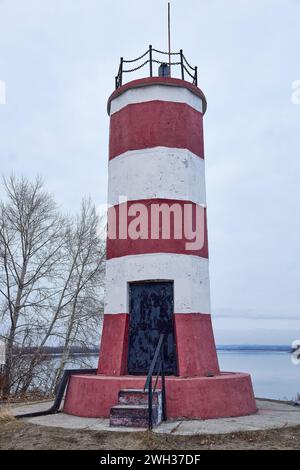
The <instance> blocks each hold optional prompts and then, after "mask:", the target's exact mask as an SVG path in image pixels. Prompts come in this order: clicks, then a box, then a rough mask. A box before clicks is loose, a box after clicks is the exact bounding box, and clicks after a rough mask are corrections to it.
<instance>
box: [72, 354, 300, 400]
mask: <svg viewBox="0 0 300 470" xmlns="http://www.w3.org/2000/svg"><path fill="white" fill-rule="evenodd" d="M218 358H219V363H220V368H221V370H222V371H230V372H248V373H250V374H251V377H252V383H253V387H254V393H255V396H256V397H260V398H274V399H281V400H283V399H287V400H293V399H295V398H296V397H297V394H298V393H300V365H298V366H297V365H294V364H293V363H292V361H291V354H290V353H288V352H286V351H261V350H259V351H256V350H250V351H248V350H239V349H238V350H235V349H234V350H230V349H229V350H228V349H227V350H225V351H224V350H218ZM87 359H88V361H87V362H89V363H90V367H97V361H98V356H97V355H93V356H89V357H88V358H87ZM69 365H72V367H76V356H73V357H72V359H71V361H70V364H69Z"/></svg>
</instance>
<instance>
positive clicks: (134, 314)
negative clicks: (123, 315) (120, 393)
mask: <svg viewBox="0 0 300 470" xmlns="http://www.w3.org/2000/svg"><path fill="white" fill-rule="evenodd" d="M173 308H174V302H173V283H172V282H165V281H164V282H135V283H133V284H130V286H129V310H130V314H129V341H128V365H127V370H128V374H135V375H138V374H147V373H148V371H149V368H150V365H151V362H152V359H153V357H154V354H155V350H156V347H157V344H158V341H159V338H160V335H161V334H162V333H164V335H165V373H166V374H175V373H176V371H177V360H176V352H175V344H174V324H173Z"/></svg>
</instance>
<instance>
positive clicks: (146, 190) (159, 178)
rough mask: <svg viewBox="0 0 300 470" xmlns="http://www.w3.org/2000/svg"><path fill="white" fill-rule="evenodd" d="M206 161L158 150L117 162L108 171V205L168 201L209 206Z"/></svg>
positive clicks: (133, 153)
mask: <svg viewBox="0 0 300 470" xmlns="http://www.w3.org/2000/svg"><path fill="white" fill-rule="evenodd" d="M204 171H205V170H204V160H203V159H202V158H199V157H198V156H196V155H194V154H193V153H192V152H190V151H189V150H185V149H174V148H166V147H155V148H151V149H144V150H132V151H129V152H125V153H123V154H122V155H120V156H118V157H116V158H113V159H112V160H110V162H109V167H108V174H109V176H108V204H110V205H115V204H119V202H120V197H122V196H125V197H127V199H128V201H134V200H138V199H154V198H166V199H176V200H187V201H191V202H194V203H196V204H200V205H202V206H205V205H206V197H205V173H204Z"/></svg>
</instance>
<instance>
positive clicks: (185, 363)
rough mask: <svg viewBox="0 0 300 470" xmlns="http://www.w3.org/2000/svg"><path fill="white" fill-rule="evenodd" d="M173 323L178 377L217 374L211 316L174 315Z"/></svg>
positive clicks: (218, 371)
mask: <svg viewBox="0 0 300 470" xmlns="http://www.w3.org/2000/svg"><path fill="white" fill-rule="evenodd" d="M174 322H175V336H176V348H177V358H178V373H179V375H180V376H181V377H193V376H203V375H209V374H210V373H213V374H219V373H220V370H219V364H218V357H217V352H216V346H215V340H214V334H213V329H212V324H211V316H210V315H208V314H201V313H176V314H175V315H174Z"/></svg>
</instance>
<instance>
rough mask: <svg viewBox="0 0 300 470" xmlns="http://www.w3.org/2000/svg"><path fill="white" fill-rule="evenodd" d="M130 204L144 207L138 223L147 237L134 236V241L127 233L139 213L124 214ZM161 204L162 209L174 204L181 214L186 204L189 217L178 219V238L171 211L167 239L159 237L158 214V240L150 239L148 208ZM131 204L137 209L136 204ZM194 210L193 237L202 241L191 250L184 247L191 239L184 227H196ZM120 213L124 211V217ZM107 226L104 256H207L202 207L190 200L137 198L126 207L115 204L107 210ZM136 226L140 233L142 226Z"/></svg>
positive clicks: (152, 225)
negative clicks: (123, 230) (154, 254)
mask: <svg viewBox="0 0 300 470" xmlns="http://www.w3.org/2000/svg"><path fill="white" fill-rule="evenodd" d="M134 204H142V205H143V208H145V210H146V212H145V217H143V219H142V220H141V223H142V225H143V227H144V228H145V232H144V233H145V235H146V237H147V239H143V238H138V239H136V240H135V239H132V237H131V236H129V234H130V233H132V232H130V230H132V229H133V228H134V225H133V224H134V221H137V216H139V214H140V213H138V212H137V213H135V214H133V213H131V214H132V215H128V214H130V210H132V209H134ZM161 204H165V207H166V209H167V208H169V207H171V206H173V205H176V208H178V210H181V213H182V214H184V210H186V206H187V205H188V206H190V213H189V215H190V217H188V219H187V220H188V223H186V224H184V216H183V217H182V219H181V220H182V224H181V230H182V237H181V238H179V239H178V238H176V237H175V231H174V218H173V215H172V213H171V217H170V238H169V239H163V238H162V229H163V225H162V223H163V218H162V217H161V216H160V217H159V223H158V224H157V225H158V228H159V234H158V236H159V239H153V238H151V229H153V227H154V220H155V219H153V218H151V208H153V205H156V208H157V207H158V205H161ZM135 207H136V208H138V206H135ZM173 207H174V206H173ZM196 210H197V211H198V217H199V219H198V222H200V223H198V227H197V239H198V240H199V242H200V243H201V242H202V243H201V246H200V247H198V248H197V247H196V246H195V244H194V245H193V249H191V248H189V249H187V247H186V244H187V243H191V241H193V240H191V236H190V235H189V234H188V232H187V231H186V229H187V228H188V227H190V228H191V229H192V230H193V231H194V230H196V220H197V219H196V215H197V214H196ZM124 214H127V220H126V216H124ZM156 220H158V219H156ZM165 220H167V219H165ZM120 225H121V226H122V227H123V228H125V233H124V236H123V238H125V237H127V239H122V234H121V231H120ZM167 225H169V224H167ZM108 227H109V231H108V238H107V254H106V256H107V259H111V258H118V257H121V256H128V255H137V254H144V253H176V254H187V255H189V254H190V255H194V256H201V257H202V258H208V241H207V221H206V209H205V208H202V207H201V206H198V205H197V204H195V203H192V202H190V201H177V200H173V199H144V200H139V201H128V202H127V210H126V203H123V204H120V205H116V206H114V207H111V208H110V209H109V210H108ZM137 229H138V231H139V232H140V231H141V229H142V227H141V226H138V227H137ZM121 230H122V228H121ZM152 233H153V232H152ZM179 235H180V234H179ZM113 236H116V238H115V239H113ZM177 236H178V235H177ZM194 248H197V249H194Z"/></svg>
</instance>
